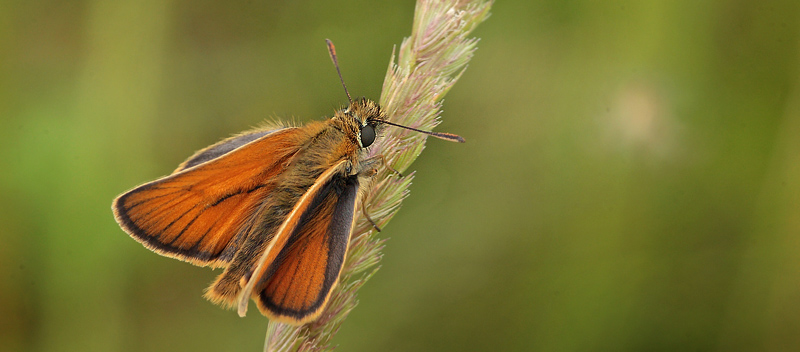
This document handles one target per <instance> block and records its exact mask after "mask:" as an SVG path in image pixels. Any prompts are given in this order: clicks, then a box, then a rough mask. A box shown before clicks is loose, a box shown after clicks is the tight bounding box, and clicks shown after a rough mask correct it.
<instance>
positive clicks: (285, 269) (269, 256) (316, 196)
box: [239, 161, 358, 324]
mask: <svg viewBox="0 0 800 352" xmlns="http://www.w3.org/2000/svg"><path fill="white" fill-rule="evenodd" d="M345 163H346V162H345V161H341V162H339V163H338V164H337V165H335V166H333V167H331V168H330V169H328V170H327V171H326V172H324V173H323V174H322V175H321V176H320V177H319V179H318V180H317V181H316V182H315V183H314V185H313V186H312V187H311V188H309V190H308V191H307V192H306V194H305V195H303V197H302V198H301V199H300V201H298V203H297V205H296V206H295V207H294V209H293V210H292V212H291V213H290V214H289V216H288V217H287V219H286V220H285V221H284V223H283V224H282V225H281V227H280V229H278V231H277V233H276V235H275V237H274V239H273V242H272V244H270V246H269V247H268V248H267V249H266V250H265V252H264V253H263V254H262V257H261V259H260V260H259V263H258V265H257V266H256V269H255V270H254V271H253V275H252V279H251V280H249V281H248V283H247V286H246V287H245V290H244V291H243V292H242V293H241V296H240V301H239V314H240V315H243V314H244V312H245V311H246V310H247V301H248V300H249V298H250V297H251V296H252V297H253V298H254V299H255V300H256V303H257V304H258V308H259V310H260V311H261V312H262V313H263V314H264V315H266V316H268V317H269V318H270V319H273V320H277V321H284V322H288V323H291V324H302V323H306V322H308V321H311V320H314V319H316V318H317V317H318V316H319V314H320V313H321V312H322V309H323V308H324V307H325V304H326V303H327V301H328V298H329V297H330V293H331V290H332V289H333V288H334V286H335V285H336V282H337V280H338V278H339V273H340V271H341V269H342V264H343V263H344V259H345V257H346V254H347V247H348V243H349V239H350V230H351V228H352V223H353V218H354V217H353V212H354V209H355V203H356V199H357V196H358V176H357V175H352V176H347V175H346V173H345V172H344V171H343V169H344V165H345ZM253 292H254V293H253Z"/></svg>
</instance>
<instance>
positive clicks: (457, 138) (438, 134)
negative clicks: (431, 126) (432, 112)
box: [374, 120, 466, 143]
mask: <svg viewBox="0 0 800 352" xmlns="http://www.w3.org/2000/svg"><path fill="white" fill-rule="evenodd" d="M374 121H377V122H380V123H385V124H387V125H392V126H395V127H401V128H405V129H407V130H412V131H414V132H419V133H424V134H427V135H429V136H432V137H436V138H439V139H444V140H446V141H450V142H458V143H464V142H466V141H465V140H464V137H461V136H459V135H457V134H452V133H444V132H433V131H423V130H418V129H416V128H414V127H408V126H403V125H398V124H396V123H393V122H389V121H386V120H374Z"/></svg>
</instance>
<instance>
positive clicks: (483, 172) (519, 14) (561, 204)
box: [0, 0, 800, 351]
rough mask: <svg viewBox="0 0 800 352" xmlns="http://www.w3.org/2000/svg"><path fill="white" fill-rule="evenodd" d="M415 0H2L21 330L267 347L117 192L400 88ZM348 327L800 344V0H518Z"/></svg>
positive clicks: (113, 341) (411, 341)
mask: <svg viewBox="0 0 800 352" xmlns="http://www.w3.org/2000/svg"><path fill="white" fill-rule="evenodd" d="M413 9H414V3H413V2H412V1H398V0H392V1H382V2H380V3H377V2H371V1H341V2H314V1H293V2H290V1H285V2H268V1H229V2H216V1H207V0H201V1H185V0H184V1H180V0H173V1H161V0H145V1H130V0H126V1H72V2H65V1H27V2H23V1H4V2H0V170H1V171H0V269H2V270H1V273H0V275H1V276H0V277H1V278H2V280H0V350H2V351H259V350H260V349H261V347H262V345H263V338H264V331H265V328H266V319H265V318H264V317H262V316H260V315H259V314H256V313H255V311H253V310H251V312H250V313H251V314H249V315H248V316H247V317H246V318H244V319H241V318H239V317H238V316H237V315H236V313H235V312H233V311H226V310H222V309H220V308H219V307H216V306H214V305H212V304H211V303H209V302H207V301H205V300H204V299H203V298H202V297H201V295H202V292H203V289H204V288H205V287H206V286H207V284H208V283H210V282H211V281H212V280H213V278H214V277H215V275H216V274H217V273H218V272H213V271H211V270H209V269H204V268H198V267H194V266H192V265H189V264H186V263H182V262H179V261H176V260H173V259H168V258H164V257H160V256H158V255H156V254H153V253H151V252H150V251H148V250H146V249H145V248H143V247H142V246H141V245H140V244H138V243H137V242H135V241H133V240H132V239H130V238H129V237H128V236H127V235H126V234H125V233H124V232H123V231H122V230H120V229H119V228H118V226H117V225H116V223H115V222H114V219H113V217H112V214H111V210H110V204H111V200H112V199H113V198H114V197H115V196H116V195H117V194H119V193H121V192H123V191H125V190H127V189H129V188H131V187H133V186H135V185H137V184H140V183H142V182H145V181H149V180H152V179H154V178H156V177H159V176H161V175H164V174H168V173H170V172H171V171H172V170H173V169H174V168H175V167H176V166H177V165H178V164H179V163H180V162H181V161H183V160H184V158H186V157H188V156H189V155H191V154H192V153H193V152H194V151H195V150H197V149H200V148H202V147H204V146H206V145H209V144H211V143H213V142H215V141H217V140H219V139H221V138H223V137H226V136H228V135H230V134H232V133H236V132H239V131H242V130H245V129H247V128H249V127H251V126H254V125H256V124H258V123H259V122H260V121H262V120H264V119H267V118H270V117H281V118H290V117H292V116H294V117H296V118H297V119H298V120H299V121H307V120H311V119H319V118H322V117H323V116H326V115H329V114H330V113H331V112H332V111H333V109H334V108H336V107H338V106H340V105H341V104H343V103H344V102H346V99H345V96H344V94H343V92H342V90H341V86H340V84H339V81H338V78H337V77H336V73H335V71H334V69H333V67H332V65H331V63H330V59H329V58H328V55H327V52H326V50H325V46H324V41H323V40H324V39H325V38H331V39H332V40H333V41H334V42H335V43H336V45H337V50H338V53H339V56H340V57H339V59H340V62H341V65H342V70H343V74H344V76H345V79H346V80H347V82H348V86H349V88H350V91H351V92H353V93H354V95H363V96H367V97H370V98H374V99H377V98H378V96H379V95H380V89H381V84H382V80H383V77H384V74H385V71H386V68H387V65H388V60H389V55H390V53H391V51H392V46H393V45H396V44H399V43H400V41H401V40H402V38H403V37H404V36H406V35H408V34H409V33H410V25H411V20H412V18H413V17H412V16H413ZM492 13H493V15H492V17H491V18H490V19H489V20H488V21H487V22H486V23H484V24H483V25H481V26H480V27H479V28H478V30H477V31H476V33H475V35H476V36H479V37H481V38H482V39H481V42H480V45H479V50H478V51H477V54H476V56H475V58H474V59H473V61H472V62H471V63H470V66H469V69H468V70H467V72H466V74H465V75H464V76H463V77H462V79H461V81H460V82H458V84H457V85H456V86H455V88H454V89H453V90H452V91H451V92H450V94H449V95H448V96H447V98H446V100H445V104H444V115H443V124H442V125H441V126H440V127H439V130H442V131H449V132H454V133H458V134H461V135H463V136H465V137H466V138H467V140H468V143H466V144H463V145H455V144H450V143H444V142H440V141H437V140H431V141H429V144H428V148H427V150H426V151H425V152H424V153H423V154H422V156H421V157H420V158H419V159H418V161H417V162H416V163H415V164H414V166H413V169H415V170H417V172H418V173H417V176H416V179H415V180H414V185H413V186H412V189H411V196H410V197H409V198H408V199H407V200H406V202H405V203H404V205H403V208H402V209H401V211H400V213H399V214H398V216H397V217H396V218H395V219H394V220H393V221H392V222H391V224H389V226H387V227H386V228H385V230H384V232H382V234H381V236H384V237H389V238H391V240H390V241H389V242H388V245H387V247H386V250H385V259H384V260H383V262H382V266H383V267H382V269H381V270H380V271H379V272H378V274H377V275H376V276H375V277H374V278H373V279H372V280H371V281H370V282H369V283H368V284H367V285H366V286H365V287H364V288H363V289H362V290H361V291H360V300H361V304H360V305H359V307H358V308H357V309H356V310H355V311H354V312H353V313H352V315H351V316H350V318H349V319H348V320H347V321H346V322H345V324H344V325H343V327H342V329H341V331H340V332H339V334H338V336H337V337H336V339H335V340H334V341H335V343H336V344H338V345H340V348H341V350H344V351H428V350H429V351H441V350H444V351H448V350H454V351H455V350H469V351H479V350H480V351H502V350H506V351H523V350H533V351H645V350H646V351H657V350H663V351H676V350H693V351H739V350H741V351H789V350H800V90H799V89H800V86H799V85H798V84H799V83H800V70H798V68H800V61H799V60H798V48H800V21H798V15H799V14H800V2H797V1H796V0H786V1H761V2H758V1H745V0H738V1H737V0H730V1H688V0H684V1H658V0H656V1H630V0H628V1H615V2H604V3H602V4H601V3H599V2H595V1H543V0H542V1H539V0H534V1H529V0H518V1H511V0H508V1H503V0H500V1H498V2H497V3H496V4H495V6H494V9H493V11H492Z"/></svg>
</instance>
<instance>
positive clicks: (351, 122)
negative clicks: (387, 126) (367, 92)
mask: <svg viewBox="0 0 800 352" xmlns="http://www.w3.org/2000/svg"><path fill="white" fill-rule="evenodd" d="M385 118H386V115H385V114H384V112H383V111H382V110H381V107H380V105H378V104H377V103H375V102H374V101H372V100H369V99H367V98H361V99H356V100H355V101H353V102H352V103H350V105H348V106H347V107H346V108H344V109H342V110H339V111H337V112H336V115H335V116H334V119H336V120H338V121H339V122H340V123H341V125H342V126H341V127H342V129H343V130H344V131H346V132H347V133H348V134H349V135H351V136H352V138H353V139H354V140H355V141H356V142H357V143H358V145H359V147H361V148H367V147H369V146H370V145H372V143H373V142H375V138H376V137H377V132H376V129H377V128H378V126H379V124H380V122H381V121H382V120H384V119H385Z"/></svg>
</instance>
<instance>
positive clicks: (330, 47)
mask: <svg viewBox="0 0 800 352" xmlns="http://www.w3.org/2000/svg"><path fill="white" fill-rule="evenodd" d="M325 44H328V53H330V54H331V60H333V66H336V73H338V74H339V80H340V81H342V87H344V94H347V100H349V101H350V104H352V103H353V99H352V98H350V92H348V91H347V86H346V85H345V84H344V78H342V71H340V70H339V61H338V60H336V48H335V47H334V46H333V42H331V40H330V39H325Z"/></svg>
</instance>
